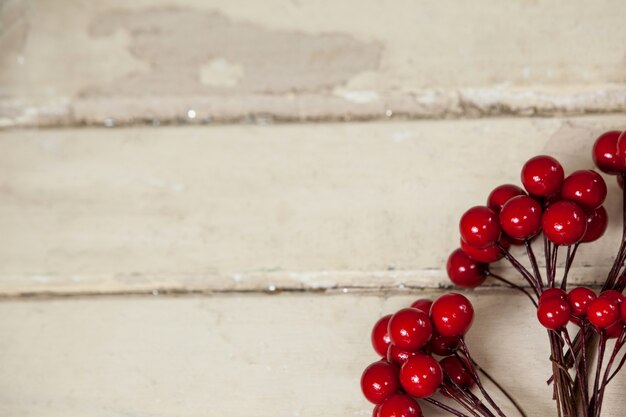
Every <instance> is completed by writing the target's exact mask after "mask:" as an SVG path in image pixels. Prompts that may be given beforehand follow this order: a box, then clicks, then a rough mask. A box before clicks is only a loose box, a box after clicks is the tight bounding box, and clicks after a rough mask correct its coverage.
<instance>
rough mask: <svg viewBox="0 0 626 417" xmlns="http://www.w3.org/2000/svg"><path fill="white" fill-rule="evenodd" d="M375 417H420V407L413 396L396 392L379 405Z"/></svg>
mask: <svg viewBox="0 0 626 417" xmlns="http://www.w3.org/2000/svg"><path fill="white" fill-rule="evenodd" d="M377 417H422V409H421V408H420V406H419V404H418V403H417V401H415V400H414V399H413V398H411V397H409V396H408V395H405V394H397V395H394V396H393V397H390V398H389V399H387V401H385V402H384V403H382V404H381V405H380V409H379V410H378V416H377Z"/></svg>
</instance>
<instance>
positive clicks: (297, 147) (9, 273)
mask: <svg viewBox="0 0 626 417" xmlns="http://www.w3.org/2000/svg"><path fill="white" fill-rule="evenodd" d="M625 125H626V117H624V116H611V117H582V118H569V119H567V118H565V119H493V120H489V121H486V120H469V121H446V122H432V121H431V122H429V121H422V122H406V123H405V122H403V123H370V124H316V125H307V124H303V125H282V126H257V127H252V126H231V127H191V128H158V129H157V128H135V129H69V130H54V129H52V130H33V131H27V130H22V131H12V132H4V133H1V134H0V166H2V172H3V174H2V178H1V179H0V231H1V233H0V294H4V295H16V294H27V293H33V292H35V293H46V292H52V293H57V294H76V293H90V294H91V293H124V292H151V291H153V290H157V291H173V292H177V291H183V292H188V291H199V292H205V291H208V292H211V291H273V290H326V289H336V288H339V289H340V288H343V287H348V288H372V289H377V288H387V289H390V288H402V287H403V286H411V287H438V286H441V285H446V284H447V283H449V282H448V280H447V278H446V276H445V271H444V270H443V267H444V264H445V260H446V258H447V256H448V254H449V253H450V252H451V251H452V250H453V249H454V248H456V247H457V245H458V231H457V222H458V218H459V216H460V215H461V214H462V212H463V211H464V210H466V209H467V208H468V207H470V206H472V205H476V204H484V201H485V199H486V196H487V195H488V193H489V192H490V190H491V189H492V188H493V187H495V186H496V185H498V184H501V183H504V182H513V183H519V179H518V175H519V170H520V168H521V166H522V164H523V162H524V161H525V160H526V159H527V158H529V157H531V156H534V155H536V154H542V153H548V154H552V155H554V156H556V157H557V158H559V159H560V160H561V161H562V163H563V164H564V166H565V167H566V170H567V171H568V172H571V171H573V170H575V169H581V168H591V167H592V162H591V158H590V149H591V146H592V143H593V139H594V138H595V137H596V136H597V135H598V134H599V133H600V132H602V131H604V130H607V129H610V128H614V127H622V128H623V126H625ZM607 181H608V185H609V189H610V195H609V198H608V200H607V203H606V204H607V207H608V210H609V213H610V216H611V218H612V219H614V221H613V222H612V223H611V228H610V230H609V232H608V233H607V235H606V236H605V237H604V238H603V240H601V241H600V242H599V243H597V244H593V245H589V246H584V247H583V248H581V250H580V252H579V258H578V261H577V263H576V264H575V267H574V270H573V271H572V279H574V280H576V281H578V282H580V281H583V282H592V283H593V282H600V281H602V280H603V279H604V276H605V274H606V272H607V270H608V268H609V266H610V264H611V262H612V259H613V254H614V253H615V252H616V250H617V242H618V240H619V236H618V235H619V231H618V229H619V227H620V226H619V221H618V219H619V218H620V216H619V212H620V210H621V209H620V197H619V189H618V187H617V185H616V183H615V180H614V179H613V178H611V177H607ZM505 273H507V274H508V272H506V271H505Z"/></svg>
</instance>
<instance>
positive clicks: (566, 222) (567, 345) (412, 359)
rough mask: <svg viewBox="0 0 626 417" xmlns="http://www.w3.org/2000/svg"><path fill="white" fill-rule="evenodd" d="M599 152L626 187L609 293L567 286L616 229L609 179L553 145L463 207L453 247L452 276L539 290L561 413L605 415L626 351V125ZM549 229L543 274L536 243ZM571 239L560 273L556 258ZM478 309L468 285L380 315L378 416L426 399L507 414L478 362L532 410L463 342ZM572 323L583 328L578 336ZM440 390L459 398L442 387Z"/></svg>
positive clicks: (535, 297)
mask: <svg viewBox="0 0 626 417" xmlns="http://www.w3.org/2000/svg"><path fill="white" fill-rule="evenodd" d="M592 155H593V159H594V162H595V164H596V166H597V167H598V168H599V169H600V170H601V171H603V172H605V173H607V174H611V175H617V180H618V183H619V184H620V186H621V187H622V190H623V192H622V202H623V218H622V221H623V224H622V238H621V242H620V246H619V249H618V252H617V255H616V257H615V261H614V263H613V265H612V267H611V270H610V272H609V274H608V276H607V278H606V281H605V283H604V285H603V286H602V289H601V291H600V294H599V295H597V294H596V293H595V292H594V291H593V290H592V289H590V288H587V287H582V286H578V287H574V288H571V289H569V291H568V277H569V275H570V271H571V268H572V265H573V263H574V260H575V257H576V254H577V252H578V249H579V246H580V245H581V244H582V243H590V242H594V241H596V240H598V239H599V238H601V237H602V236H603V235H604V232H605V231H606V228H607V224H608V216H607V212H606V210H605V209H604V207H603V206H602V204H603V203H604V200H605V198H606V194H607V187H606V183H605V182H604V179H603V178H602V176H600V175H599V174H598V173H597V172H595V171H592V170H579V171H575V172H573V173H571V174H570V175H568V176H567V177H566V176H565V172H564V169H563V167H562V166H561V164H560V163H559V162H558V161H557V160H556V159H554V158H552V157H550V156H545V155H541V156H537V157H534V158H531V159H530V160H528V161H527V162H526V163H525V164H524V166H523V168H522V173H521V179H522V184H523V186H524V188H521V187H518V186H516V185H512V184H504V185H500V186H498V187H496V188H495V189H494V190H493V191H492V192H491V193H490V194H489V196H488V198H487V204H486V205H484V206H475V207H472V208H470V209H469V210H467V211H466V212H465V213H464V214H463V215H462V216H461V219H460V222H459V230H460V234H461V239H460V248H458V249H456V250H455V251H453V252H452V253H451V254H450V256H449V258H448V262H447V265H446V269H447V272H448V276H449V278H450V280H451V281H452V282H453V283H454V284H456V285H457V286H459V287H463V288H476V287H478V286H480V285H481V284H483V282H484V281H485V280H486V279H487V278H489V277H490V278H492V279H494V280H496V281H498V282H500V283H502V284H505V285H506V286H508V287H510V288H513V289H515V290H516V291H519V292H521V293H523V294H524V295H525V296H526V297H527V298H528V299H529V300H530V301H531V303H532V305H533V307H535V308H536V314H537V319H538V321H539V323H540V324H541V325H542V326H543V327H545V328H546V329H547V334H548V340H549V344H550V363H551V368H552V376H551V377H550V378H549V379H548V385H552V390H553V399H554V401H555V403H556V409H557V415H558V416H559V417H561V416H563V417H600V414H601V411H602V403H603V400H604V394H605V390H606V387H607V385H608V384H609V383H610V382H611V381H612V380H613V378H614V377H615V376H616V375H617V373H618V372H619V371H620V370H621V369H622V367H623V366H624V364H625V363H626V353H623V352H624V350H625V349H624V346H625V345H626V300H625V299H624V296H623V295H622V292H623V291H624V289H625V287H626V276H625V273H626V269H625V266H624V263H625V261H626V190H625V189H624V183H625V182H626V132H618V131H612V132H607V133H605V134H603V135H601V136H600V137H599V138H598V139H597V140H596V141H595V143H594V147H593V153H592ZM540 234H543V252H544V253H543V255H544V261H545V279H544V277H543V275H542V273H541V269H540V267H539V262H538V260H537V256H536V254H535V250H534V248H533V242H535V241H536V238H537V237H538V236H539V235H540ZM519 245H522V246H523V247H524V249H525V251H524V252H525V255H526V258H527V259H528V263H529V264H530V268H527V267H526V266H525V265H524V264H523V263H522V262H521V261H520V260H519V259H517V258H516V257H515V256H514V255H513V253H512V250H511V248H512V247H514V246H519ZM563 247H564V248H565V250H564V251H562V254H563V255H564V257H565V259H564V261H562V263H563V265H564V269H563V275H562V276H561V277H560V281H559V280H557V265H558V259H559V249H561V248H563ZM563 252H564V253H563ZM501 259H506V260H507V261H508V262H509V263H510V264H511V265H512V267H513V268H514V269H515V270H516V271H517V272H518V273H519V274H520V276H521V278H522V279H523V280H524V281H525V283H526V286H525V285H524V284H521V285H520V284H517V283H516V282H514V281H513V280H510V279H507V278H504V277H502V276H500V275H499V274H496V273H494V272H493V271H492V270H491V269H490V265H491V264H492V263H494V262H497V261H499V260H501ZM473 318H474V309H473V307H472V304H471V303H470V301H469V300H468V299H467V298H466V297H465V296H463V295H461V294H458V293H448V294H444V295H442V296H440V297H439V298H437V299H436V300H435V301H430V300H426V299H420V300H417V301H415V302H414V303H413V304H412V305H411V306H410V307H408V308H404V309H401V310H399V311H397V312H396V313H395V314H393V315H388V316H385V317H383V318H381V319H380V320H379V321H378V322H377V323H376V324H375V325H374V328H373V330H372V336H371V340H372V345H373V347H374V350H375V351H376V352H377V353H378V354H379V355H380V356H381V357H382V359H381V360H379V361H377V362H374V363H372V364H371V365H370V366H368V367H367V368H366V369H365V371H364V372H363V375H362V377H361V388H362V390H363V393H364V395H365V397H366V398H367V399H368V400H370V401H371V402H372V403H374V404H376V407H375V408H374V412H373V417H421V416H422V411H421V408H420V406H419V402H418V401H419V400H423V401H426V402H428V403H430V404H432V405H433V406H435V407H438V408H439V409H441V410H443V411H446V412H448V413H449V414H452V415H454V416H457V417H507V416H506V414H505V413H504V411H503V409H502V407H500V406H499V405H498V404H497V403H496V402H495V401H494V399H493V397H492V396H491V395H490V394H489V392H488V391H487V389H486V388H485V386H484V385H483V383H482V381H481V378H480V375H479V374H482V375H484V376H485V378H487V379H488V380H489V381H491V382H492V383H493V384H494V385H495V386H496V387H497V388H498V389H499V390H500V391H501V392H502V393H503V394H504V396H505V397H506V398H507V399H508V400H509V401H510V402H511V404H512V405H513V406H514V407H515V408H516V409H517V411H518V412H519V414H520V415H521V416H523V417H526V414H525V413H524V411H523V410H522V408H521V407H520V405H519V404H518V403H517V402H516V401H515V400H514V399H513V397H512V396H511V395H510V394H509V393H508V392H507V391H506V390H505V389H504V388H503V387H502V385H500V384H499V383H498V382H497V381H495V380H494V379H493V378H492V377H491V376H490V375H489V374H488V373H487V372H486V371H485V370H484V369H482V368H481V367H480V366H478V364H477V363H476V362H475V361H474V360H473V358H472V356H471V353H470V349H469V347H468V346H467V344H466V342H465V334H466V333H467V331H468V330H469V328H470V327H471V324H472V321H473ZM567 326H570V327H573V328H577V331H576V335H575V337H574V339H573V340H572V338H571V337H570V333H569V330H568V328H567ZM613 339H615V344H614V345H613V349H612V351H610V355H609V356H608V358H605V353H608V352H606V351H607V342H608V341H609V340H613ZM596 352H597V354H596V355H595V361H594V360H593V357H594V353H596ZM620 354H621V359H619V362H618V364H617V367H615V369H614V365H615V363H616V361H617V360H618V357H619V356H620ZM437 357H439V358H440V359H437ZM605 359H606V360H605ZM594 362H595V363H594ZM590 384H593V385H590ZM474 387H477V393H476V394H475V393H474V392H472V389H473V388H474ZM438 394H440V395H442V396H443V397H445V398H447V399H448V400H451V401H454V402H455V403H456V405H457V407H458V408H455V407H453V406H451V405H449V404H447V403H446V402H443V401H439V400H437V399H435V398H433V396H434V395H438ZM467 413H469V414H467Z"/></svg>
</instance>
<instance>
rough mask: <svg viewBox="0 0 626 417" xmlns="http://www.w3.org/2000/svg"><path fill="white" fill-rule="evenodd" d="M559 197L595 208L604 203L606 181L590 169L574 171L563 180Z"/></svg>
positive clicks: (591, 208)
mask: <svg viewBox="0 0 626 417" xmlns="http://www.w3.org/2000/svg"><path fill="white" fill-rule="evenodd" d="M561 198H563V199H565V200H569V201H573V202H574V203H576V204H578V205H579V206H581V207H583V208H585V209H587V210H595V209H597V208H598V207H600V206H601V205H602V203H604V199H605V198H606V183H605V182H604V178H602V177H601V176H600V174H598V173H597V172H595V171H592V170H590V169H584V170H580V171H575V172H573V173H571V174H570V175H569V176H568V177H567V178H565V180H564V181H563V185H562V186H561Z"/></svg>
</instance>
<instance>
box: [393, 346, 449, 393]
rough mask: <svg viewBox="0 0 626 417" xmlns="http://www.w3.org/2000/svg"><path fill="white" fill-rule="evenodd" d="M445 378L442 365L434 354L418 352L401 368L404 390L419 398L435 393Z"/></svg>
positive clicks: (401, 380)
mask: <svg viewBox="0 0 626 417" xmlns="http://www.w3.org/2000/svg"><path fill="white" fill-rule="evenodd" d="M442 380H443V373H442V372H441V366H440V365H439V362H437V361H436V360H435V359H434V358H433V357H432V356H429V355H423V354H417V355H415V356H412V357H410V358H409V360H407V361H406V362H405V363H404V365H402V368H400V384H401V385H402V388H404V390H405V391H406V392H407V393H409V394H411V395H412V396H414V397H417V398H428V397H430V396H431V395H433V394H434V393H435V392H436V391H437V389H438V388H439V386H440V385H441V381H442Z"/></svg>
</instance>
